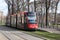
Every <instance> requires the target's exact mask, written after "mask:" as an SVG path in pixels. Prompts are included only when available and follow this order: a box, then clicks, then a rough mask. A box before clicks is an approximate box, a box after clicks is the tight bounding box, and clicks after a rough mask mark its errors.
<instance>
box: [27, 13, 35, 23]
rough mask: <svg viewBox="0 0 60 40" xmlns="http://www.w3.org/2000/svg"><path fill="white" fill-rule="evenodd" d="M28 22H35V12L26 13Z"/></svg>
mask: <svg viewBox="0 0 60 40" xmlns="http://www.w3.org/2000/svg"><path fill="white" fill-rule="evenodd" d="M28 22H29V23H36V14H35V13H33V12H29V13H28Z"/></svg>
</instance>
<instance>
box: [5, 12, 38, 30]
mask: <svg viewBox="0 0 60 40" xmlns="http://www.w3.org/2000/svg"><path fill="white" fill-rule="evenodd" d="M10 17H11V18H10ZM10 22H11V23H10ZM6 25H7V26H11V27H16V28H19V29H28V30H35V29H37V28H38V24H37V17H36V13H33V12H20V13H17V14H12V15H9V16H7V22H6Z"/></svg>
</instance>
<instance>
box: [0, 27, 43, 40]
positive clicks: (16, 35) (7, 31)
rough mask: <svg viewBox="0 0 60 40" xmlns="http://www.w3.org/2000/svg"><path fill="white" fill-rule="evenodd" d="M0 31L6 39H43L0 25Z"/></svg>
mask: <svg viewBox="0 0 60 40" xmlns="http://www.w3.org/2000/svg"><path fill="white" fill-rule="evenodd" d="M0 33H2V34H3V35H4V36H5V37H6V38H7V39H8V40H43V39H41V38H38V37H34V36H32V35H29V34H26V33H25V32H24V31H20V30H16V29H13V28H10V27H0Z"/></svg>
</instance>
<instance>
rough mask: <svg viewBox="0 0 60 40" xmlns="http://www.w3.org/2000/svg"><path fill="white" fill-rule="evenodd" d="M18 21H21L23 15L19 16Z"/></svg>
mask: <svg viewBox="0 0 60 40" xmlns="http://www.w3.org/2000/svg"><path fill="white" fill-rule="evenodd" d="M18 23H19V24H20V23H21V16H19V17H18Z"/></svg>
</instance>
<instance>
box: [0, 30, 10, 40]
mask: <svg viewBox="0 0 60 40" xmlns="http://www.w3.org/2000/svg"><path fill="white" fill-rule="evenodd" d="M0 32H1V31H0ZM1 33H2V34H3V35H4V36H5V37H6V38H7V39H8V40H11V39H10V38H9V37H7V36H6V35H5V34H4V33H3V32H1Z"/></svg>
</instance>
